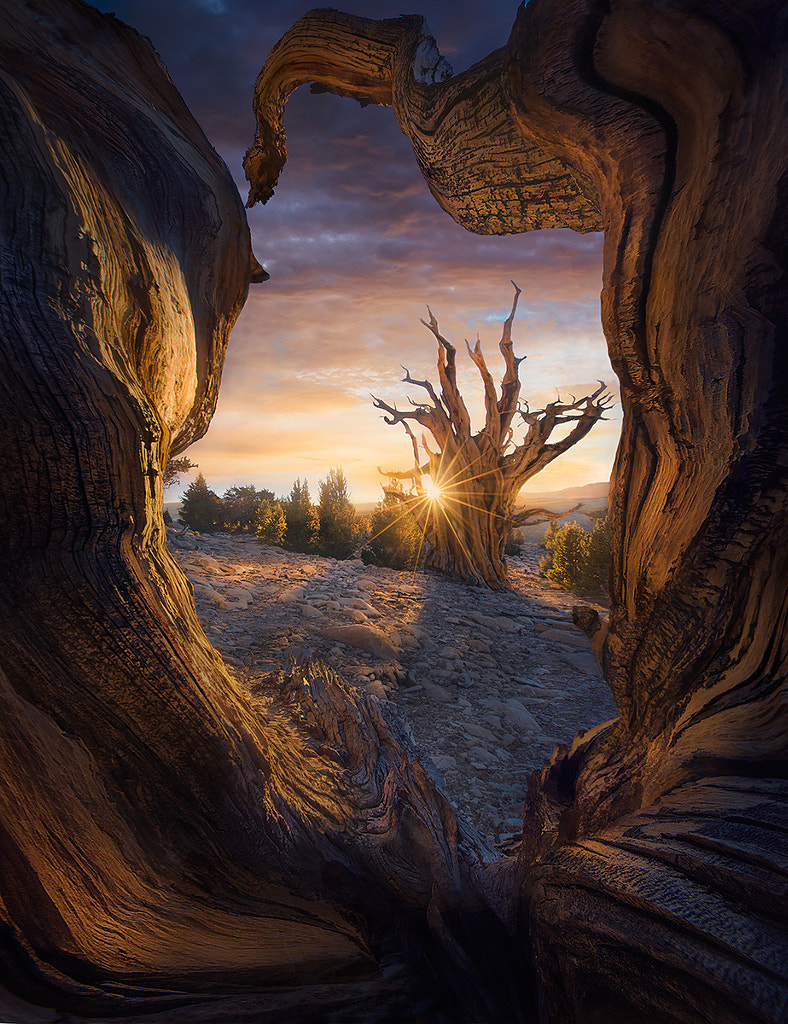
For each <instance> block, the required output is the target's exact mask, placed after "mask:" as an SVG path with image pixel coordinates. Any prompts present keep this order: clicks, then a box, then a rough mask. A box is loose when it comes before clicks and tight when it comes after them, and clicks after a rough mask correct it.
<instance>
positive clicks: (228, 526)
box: [222, 484, 274, 533]
mask: <svg viewBox="0 0 788 1024" xmlns="http://www.w3.org/2000/svg"><path fill="white" fill-rule="evenodd" d="M273 500H274V492H273V491H265V490H263V491H258V490H257V488H256V487H255V486H254V485H253V484H249V485H247V486H245V487H229V488H228V489H227V490H226V491H225V492H224V494H223V495H222V511H223V517H224V528H225V530H229V531H230V532H231V533H250V532H251V531H253V530H254V529H255V524H256V520H257V510H258V508H259V507H260V503H261V502H263V501H273Z"/></svg>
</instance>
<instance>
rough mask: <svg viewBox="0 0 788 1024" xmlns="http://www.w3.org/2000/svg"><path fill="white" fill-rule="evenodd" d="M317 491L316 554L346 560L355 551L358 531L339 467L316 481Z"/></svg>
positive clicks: (343, 476)
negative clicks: (317, 550)
mask: <svg viewBox="0 0 788 1024" xmlns="http://www.w3.org/2000/svg"><path fill="white" fill-rule="evenodd" d="M319 488H320V498H319V501H318V506H317V511H318V516H319V518H320V528H319V547H320V551H321V553H322V554H324V555H331V556H332V557H333V558H347V557H348V555H350V554H351V553H352V552H353V549H354V548H355V547H356V544H357V542H358V532H359V531H358V524H357V522H356V510H355V508H354V506H353V503H352V502H351V500H350V495H349V493H348V486H347V480H346V479H345V474H344V472H343V471H342V467H341V466H339V467H338V468H337V469H330V470H329V471H328V476H327V477H326V479H325V480H321V481H320V484H319Z"/></svg>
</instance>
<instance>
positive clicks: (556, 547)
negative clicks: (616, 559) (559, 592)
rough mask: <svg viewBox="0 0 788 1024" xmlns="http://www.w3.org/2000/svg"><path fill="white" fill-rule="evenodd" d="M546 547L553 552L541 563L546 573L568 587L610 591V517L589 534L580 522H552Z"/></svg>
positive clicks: (545, 543)
mask: <svg viewBox="0 0 788 1024" xmlns="http://www.w3.org/2000/svg"><path fill="white" fill-rule="evenodd" d="M542 546H543V547H545V548H546V549H547V551H548V552H549V555H547V556H545V558H543V559H542V561H541V563H540V568H541V569H542V575H543V576H545V577H546V578H547V579H549V580H552V581H553V582H554V583H560V584H561V586H563V587H566V588H567V589H568V590H574V591H580V592H585V593H594V592H596V591H598V590H603V589H604V590H606V589H607V586H608V572H609V569H610V534H609V530H608V520H607V516H605V517H604V518H602V519H598V520H597V521H596V522H595V523H594V529H593V531H592V532H591V533H587V532H586V531H585V530H584V529H583V528H582V526H578V524H577V523H566V525H565V526H558V524H557V523H555V522H554V523H551V525H550V527H549V529H548V531H547V533H546V534H545V537H544V540H543V541H542Z"/></svg>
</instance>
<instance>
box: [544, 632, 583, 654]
mask: <svg viewBox="0 0 788 1024" xmlns="http://www.w3.org/2000/svg"><path fill="white" fill-rule="evenodd" d="M541 639H542V640H552V641H553V643H557V644H568V645H569V646H570V647H582V648H584V649H585V650H589V649H590V644H589V642H588V637H586V636H585V635H584V634H583V633H579V632H577V633H575V632H572V631H570V630H568V629H556V628H555V627H551V628H550V629H546V630H545V631H544V632H543V633H542V635H541Z"/></svg>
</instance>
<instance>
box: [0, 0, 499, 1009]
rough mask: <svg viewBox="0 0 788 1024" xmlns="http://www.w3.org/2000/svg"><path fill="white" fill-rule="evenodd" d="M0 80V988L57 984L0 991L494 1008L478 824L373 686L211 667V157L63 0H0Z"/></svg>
mask: <svg viewBox="0 0 788 1024" xmlns="http://www.w3.org/2000/svg"><path fill="white" fill-rule="evenodd" d="M0 93H1V94H2V95H1V102H0V138H1V139H2V150H3V164H2V170H1V171H0V189H2V199H1V201H0V232H1V233H2V252H3V263H2V274H3V279H2V289H3V290H2V297H1V299H0V303H1V304H0V395H1V396H2V399H1V400H2V417H0V431H1V432H2V437H0V474H1V475H2V481H3V486H2V488H0V509H1V510H2V511H1V513H0V514H1V515H2V524H3V529H2V531H0V553H1V554H2V558H0V989H1V988H2V987H3V986H4V987H5V989H7V990H9V991H10V992H13V993H14V994H15V996H16V998H17V999H18V1000H22V1001H29V1002H31V1003H37V1004H39V1005H41V1006H44V1007H54V1008H56V1009H55V1010H52V1011H51V1013H49V1014H47V1013H41V1014H39V1012H38V1011H34V1010H32V1009H30V1008H29V1007H28V1008H27V1009H25V1008H24V1005H23V1004H22V1003H20V1002H13V1001H12V1000H11V996H8V998H7V1000H6V1002H5V1004H4V1005H5V1006H6V1007H10V1008H9V1009H8V1010H7V1012H6V1010H3V1011H2V1012H0V1016H1V1017H3V1019H14V1020H19V1021H24V1020H26V1019H30V1020H48V1019H55V1018H58V1019H59V1017H60V1012H61V1011H68V1012H69V1013H70V1014H72V1015H75V1016H72V1018H71V1019H77V1018H79V1016H80V1015H82V1014H84V1015H89V1016H91V1017H93V1018H97V1017H102V1018H103V1017H104V1016H105V1015H106V1016H110V1017H113V1018H114V1017H116V1016H118V1015H126V1016H129V1017H131V1018H132V1019H136V1018H139V1019H143V1018H144V1019H145V1020H146V1021H152V1020H167V1021H168V1022H171V1021H174V1020H177V1019H188V1020H189V1021H194V1020H200V1021H217V1022H219V1021H224V1022H229V1021H233V1022H235V1021H239V1020H247V1019H248V1020H254V1021H255V1022H261V1021H277V1022H278V1021H281V1020H283V1019H287V1020H288V1021H299V1020H306V1019H309V1020H315V1019H316V1014H319V1015H320V1018H321V1019H324V1020H326V1021H332V1020H341V1021H353V1020H358V1021H368V1020H369V1021H374V1020H392V1019H394V1020H399V1019H402V1018H403V1017H405V1016H407V1014H408V1012H409V1010H408V1007H411V1006H413V1005H421V1006H422V1007H423V1012H424V1019H425V1020H436V1021H437V1020H447V1019H451V1020H454V1019H464V1018H465V1016H466V1015H468V1014H471V1015H473V1016H474V1017H476V1018H478V1017H484V1018H487V1017H492V1018H495V1017H496V1016H499V1015H501V1014H502V1015H505V1016H508V1015H509V1013H510V1012H511V1013H514V1014H515V1015H516V1014H517V1013H518V1012H519V1011H517V1010H512V1011H510V1010H509V1009H507V1007H509V1006H510V1004H511V1003H512V1001H514V1002H519V996H517V994H516V992H515V991H514V990H515V989H516V988H517V984H516V983H515V984H512V982H511V981H507V980H506V979H507V976H509V974H510V972H507V969H506V966H505V965H506V960H507V957H508V956H509V953H508V952H507V948H508V944H506V943H504V938H505V935H506V932H505V929H504V927H503V925H502V923H501V920H500V917H499V916H498V915H497V914H496V913H494V911H493V910H492V909H491V907H490V900H491V899H493V897H492V896H491V897H490V898H489V899H488V898H487V897H485V896H484V895H483V892H485V891H487V889H488V888H489V889H490V892H493V891H494V887H489V886H487V884H486V883H485V882H484V877H485V867H484V864H485V860H486V859H489V851H487V850H486V849H485V848H484V847H483V846H482V845H481V844H480V843H479V842H478V841H477V840H476V839H474V837H473V836H471V835H470V834H467V833H466V832H464V831H463V830H462V828H461V827H460V826H459V825H458V823H457V821H456V819H455V817H454V814H453V812H452V810H451V808H450V807H449V805H448V803H447V802H446V800H445V799H444V798H443V797H442V795H441V793H440V792H439V790H438V789H437V788H436V785H435V784H434V783H433V782H432V781H431V779H430V777H429V776H428V774H427V773H426V772H425V770H424V769H423V768H422V766H421V765H420V763H419V762H418V760H417V759H416V758H415V757H414V755H413V753H412V751H410V750H409V749H408V747H407V744H405V743H404V742H400V741H399V740H398V739H397V738H396V730H394V731H393V730H392V728H391V727H390V726H388V725H387V724H386V722H384V721H383V719H382V717H381V712H380V709H379V708H378V707H377V706H376V705H375V704H374V703H372V702H370V701H365V700H358V701H355V700H353V699H352V698H351V697H350V696H349V695H348V694H346V693H345V692H344V690H343V688H342V686H341V684H339V683H338V682H337V681H335V680H334V679H332V678H331V677H330V676H327V675H326V674H325V673H322V672H321V671H319V670H298V671H297V672H294V674H293V675H292V676H291V677H290V678H287V679H279V680H277V679H275V678H272V679H271V680H270V681H269V685H268V686H267V688H266V689H265V690H264V691H261V692H260V693H257V694H251V693H249V692H247V691H246V690H244V689H242V688H241V687H240V686H239V684H238V683H237V682H236V681H234V680H233V679H232V678H231V677H229V676H228V674H227V672H226V671H225V669H224V668H223V665H222V662H221V659H220V658H219V656H218V655H217V654H216V652H214V651H213V649H212V648H211V647H210V645H209V643H208V642H207V640H206V638H205V636H204V634H203V632H202V629H201V627H200V625H199V623H198V620H197V617H196V614H195V609H194V602H193V596H192V593H191V589H190V587H189V586H188V584H187V582H186V580H185V578H184V577H183V575H182V574H181V572H180V571H179V569H178V568H177V566H176V565H175V563H174V561H173V560H172V558H171V557H170V556H169V554H168V552H167V550H166V548H165V545H164V536H165V530H164V525H163V522H162V513H161V496H162V495H161V474H162V470H163V467H164V466H165V465H166V462H167V459H168V456H169V455H171V454H173V453H177V452H178V451H180V450H183V448H184V447H185V446H186V445H187V444H188V443H190V442H191V441H192V440H194V439H195V438H196V437H198V436H200V435H201V434H202V433H203V432H204V430H205V428H206V426H207V423H208V421H209V419H210V415H211V413H212V411H213V407H214V403H215V400H216V393H217V389H218V385H219V378H220V372H221V366H222V360H223V355H224V349H225V346H226V343H227V336H228V333H229V330H230V328H231V326H232V324H233V322H234V320H235V318H236V316H237V314H238V312H239V310H240V309H241V306H242V304H243V301H244V299H245V295H246V291H247V287H248V284H249V281H250V277H254V278H257V279H260V278H261V277H262V276H263V275H262V271H261V268H259V265H257V264H255V262H254V260H253V257H252V255H251V251H250V245H249V232H248V228H247V225H246V222H245V218H244V212H243V207H242V204H241V202H240V198H239V196H238V194H237V191H236V189H235V187H234V185H233V182H232V179H231V177H230V175H229V172H228V171H227V169H226V168H225V167H224V165H223V164H222V162H221V160H220V159H219V158H218V156H217V155H216V153H215V152H214V150H213V149H212V148H211V146H210V145H209V144H208V142H207V140H206V139H205V137H204V135H203V134H202V132H201V131H200V129H199V128H198V126H197V125H196V123H195V122H194V120H193V119H192V118H191V116H190V115H189V113H188V111H187V110H186V108H185V106H184V105H183V102H182V100H181V99H180V97H179V96H178V94H177V92H176V91H175V89H174V88H173V86H172V83H171V82H170V80H169V78H168V76H167V74H166V71H165V69H164V68H163V67H162V65H161V64H160V62H159V61H158V59H157V57H156V56H155V54H154V52H153V50H152V49H151V47H150V45H149V44H148V43H147V42H146V41H145V40H143V39H142V38H141V37H140V36H138V35H137V34H136V33H135V32H133V31H132V30H130V29H128V28H127V27H126V26H124V25H122V24H121V23H119V22H118V21H116V20H115V19H114V18H113V17H111V16H105V15H101V14H99V13H98V12H96V11H95V10H93V9H92V8H90V7H87V6H85V5H83V4H81V3H79V2H76V0H29V2H26V0H9V2H8V3H6V4H5V5H4V8H3V18H2V21H0ZM488 961H489V962H488ZM498 965H500V966H498ZM491 979H496V980H492V981H491ZM496 989H497V991H496ZM12 1015H13V1017H12Z"/></svg>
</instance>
